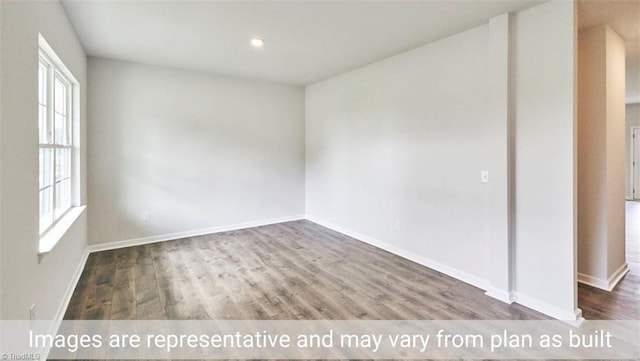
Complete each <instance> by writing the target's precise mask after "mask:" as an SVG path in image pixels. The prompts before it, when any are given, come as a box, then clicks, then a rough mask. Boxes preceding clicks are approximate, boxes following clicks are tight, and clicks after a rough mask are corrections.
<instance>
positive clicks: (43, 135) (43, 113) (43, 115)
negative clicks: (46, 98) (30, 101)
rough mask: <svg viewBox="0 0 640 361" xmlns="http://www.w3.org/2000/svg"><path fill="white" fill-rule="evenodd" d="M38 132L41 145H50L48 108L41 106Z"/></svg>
mask: <svg viewBox="0 0 640 361" xmlns="http://www.w3.org/2000/svg"><path fill="white" fill-rule="evenodd" d="M38 130H39V131H40V143H42V144H47V143H49V137H48V133H49V132H48V127H47V107H46V105H40V106H39V110H38Z"/></svg>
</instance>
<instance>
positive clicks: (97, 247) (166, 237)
mask: <svg viewBox="0 0 640 361" xmlns="http://www.w3.org/2000/svg"><path fill="white" fill-rule="evenodd" d="M301 219H304V215H296V216H287V217H278V218H269V219H262V220H257V221H249V222H242V223H235V224H229V225H224V226H216V227H210V228H202V229H197V230H192V231H184V232H176V233H168V234H161V235H157V236H149V237H141V238H134V239H128V240H124V241H117V242H109V243H101V244H93V245H90V246H89V247H88V250H89V253H93V252H99V251H107V250H112V249H118V248H126V247H132V246H139V245H143V244H149V243H156V242H165V241H171V240H175V239H180V238H186V237H195V236H202V235H205V234H212V233H219V232H228V231H235V230H238V229H245V228H251V227H259V226H266V225H269V224H275V223H283V222H290V221H298V220H301Z"/></svg>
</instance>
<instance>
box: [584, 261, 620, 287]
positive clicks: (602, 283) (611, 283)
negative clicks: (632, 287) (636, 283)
mask: <svg viewBox="0 0 640 361" xmlns="http://www.w3.org/2000/svg"><path fill="white" fill-rule="evenodd" d="M628 272H629V267H628V266H627V264H626V263H624V264H623V265H622V266H620V268H618V269H617V270H616V271H615V272H614V273H613V274H612V275H611V276H610V277H609V278H608V279H606V280H604V279H602V278H597V277H593V276H589V275H587V274H584V273H578V282H580V283H582V284H585V285H588V286H591V287H595V288H599V289H601V290H605V291H608V292H611V291H613V289H614V288H615V287H616V286H617V285H618V283H619V282H620V280H622V278H623V277H624V276H625V275H626V274H627V273H628Z"/></svg>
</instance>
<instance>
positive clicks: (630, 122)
mask: <svg viewBox="0 0 640 361" xmlns="http://www.w3.org/2000/svg"><path fill="white" fill-rule="evenodd" d="M627 79H628V77H627ZM625 108H626V109H625V124H626V125H625V133H626V134H625V139H626V143H625V144H626V147H625V148H626V157H625V161H626V163H625V164H626V174H625V182H626V186H625V190H626V198H627V199H632V198H633V183H632V182H631V161H632V157H631V145H632V144H631V142H632V139H631V135H632V134H633V132H632V131H631V127H640V103H634V104H627V105H626V106H625ZM638 191H639V192H640V190H638ZM638 197H640V194H638Z"/></svg>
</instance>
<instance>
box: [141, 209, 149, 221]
mask: <svg viewBox="0 0 640 361" xmlns="http://www.w3.org/2000/svg"><path fill="white" fill-rule="evenodd" d="M150 219H151V214H149V211H144V213H142V221H143V222H149V220H150Z"/></svg>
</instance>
